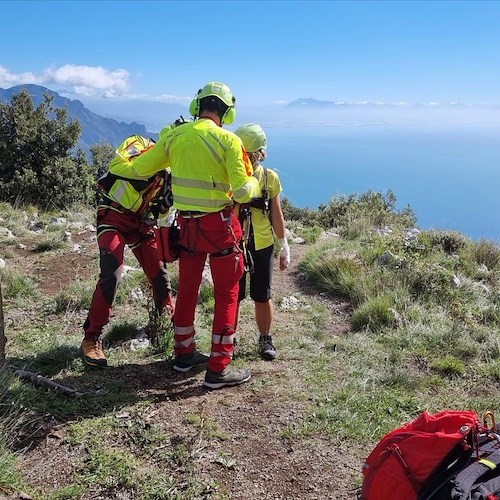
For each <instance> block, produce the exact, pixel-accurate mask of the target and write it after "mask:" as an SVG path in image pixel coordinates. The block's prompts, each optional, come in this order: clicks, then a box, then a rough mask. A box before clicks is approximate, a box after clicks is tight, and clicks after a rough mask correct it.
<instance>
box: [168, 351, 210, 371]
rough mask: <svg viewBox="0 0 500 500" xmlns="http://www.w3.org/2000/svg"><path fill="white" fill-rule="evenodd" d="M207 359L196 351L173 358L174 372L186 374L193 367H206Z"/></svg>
mask: <svg viewBox="0 0 500 500" xmlns="http://www.w3.org/2000/svg"><path fill="white" fill-rule="evenodd" d="M208 358H209V356H207V355H206V354H203V353H202V352H199V351H197V350H196V349H195V350H194V351H193V352H190V353H189V354H182V355H181V356H176V357H175V363H174V370H175V371H178V372H181V373H186V372H188V371H189V370H191V369H192V368H194V367H195V366H199V365H206V364H207V363H208Z"/></svg>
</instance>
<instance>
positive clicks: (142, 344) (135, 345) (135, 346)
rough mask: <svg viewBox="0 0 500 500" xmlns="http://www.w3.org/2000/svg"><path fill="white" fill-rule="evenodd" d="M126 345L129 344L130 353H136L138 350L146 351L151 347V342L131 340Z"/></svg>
mask: <svg viewBox="0 0 500 500" xmlns="http://www.w3.org/2000/svg"><path fill="white" fill-rule="evenodd" d="M126 344H129V347H130V350H131V351H137V350H139V349H147V348H148V347H149V346H150V345H151V342H150V341H149V339H132V340H130V342H127V343H126Z"/></svg>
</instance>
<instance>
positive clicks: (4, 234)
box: [0, 227, 14, 239]
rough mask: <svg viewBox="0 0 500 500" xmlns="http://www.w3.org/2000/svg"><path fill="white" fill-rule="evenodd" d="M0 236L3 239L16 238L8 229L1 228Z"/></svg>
mask: <svg viewBox="0 0 500 500" xmlns="http://www.w3.org/2000/svg"><path fill="white" fill-rule="evenodd" d="M0 236H1V237H2V238H9V239H11V238H14V234H13V233H12V231H11V230H10V229H8V228H6V227H0Z"/></svg>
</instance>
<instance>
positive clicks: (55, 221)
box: [50, 217, 67, 226]
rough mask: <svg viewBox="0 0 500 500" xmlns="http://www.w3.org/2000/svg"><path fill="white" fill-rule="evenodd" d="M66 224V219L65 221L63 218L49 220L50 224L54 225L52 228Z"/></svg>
mask: <svg viewBox="0 0 500 500" xmlns="http://www.w3.org/2000/svg"><path fill="white" fill-rule="evenodd" d="M66 222H67V219H65V218H64V217H52V219H51V220H50V223H51V224H54V226H64V224H66Z"/></svg>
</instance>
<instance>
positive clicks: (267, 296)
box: [235, 123, 290, 360]
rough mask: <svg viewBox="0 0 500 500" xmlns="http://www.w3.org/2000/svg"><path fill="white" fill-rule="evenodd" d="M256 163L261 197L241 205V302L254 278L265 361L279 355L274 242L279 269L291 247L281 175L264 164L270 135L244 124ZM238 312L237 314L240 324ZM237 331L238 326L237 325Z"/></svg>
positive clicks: (242, 131) (238, 132)
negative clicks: (244, 263)
mask: <svg viewBox="0 0 500 500" xmlns="http://www.w3.org/2000/svg"><path fill="white" fill-rule="evenodd" d="M235 134H236V135H237V136H238V137H239V138H240V139H241V141H242V142H243V146H244V148H245V150H246V152H247V154H248V156H249V158H250V161H251V162H252V165H253V168H254V176H255V177H257V179H258V180H259V186H260V189H261V196H260V197H259V198H254V199H253V200H252V201H251V202H250V203H246V204H244V205H240V206H239V219H240V222H241V223H242V228H243V242H244V245H245V246H246V248H245V249H244V250H245V251H246V255H247V268H249V269H248V272H246V273H245V274H244V275H243V277H242V278H241V280H240V286H239V295H238V303H239V302H241V301H242V300H243V299H244V298H245V295H246V276H247V274H248V275H249V279H250V297H251V299H252V300H253V302H254V306H255V322H256V323H257V328H258V329H259V354H260V356H261V357H262V358H263V359H265V360H273V359H275V358H276V349H275V347H274V344H273V338H272V335H271V333H270V331H271V324H272V320H273V303H272V300H271V281H272V273H273V263H274V244H275V240H278V243H279V246H280V253H279V268H280V270H281V271H283V270H284V269H286V268H287V267H288V265H289V264H290V247H289V246H288V242H287V239H286V237H285V220H284V218H283V212H282V210H281V203H280V193H281V190H282V188H281V183H280V180H279V177H278V174H277V173H276V172H275V171H274V170H271V169H269V168H265V167H263V166H262V165H261V164H260V162H261V161H263V160H264V159H265V158H266V148H267V138H266V134H265V132H264V130H262V128H261V127H260V125H257V124H255V123H249V124H247V125H243V126H242V127H240V128H238V129H237V130H236V131H235ZM237 322H238V315H236V323H237ZM235 330H236V325H235Z"/></svg>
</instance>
